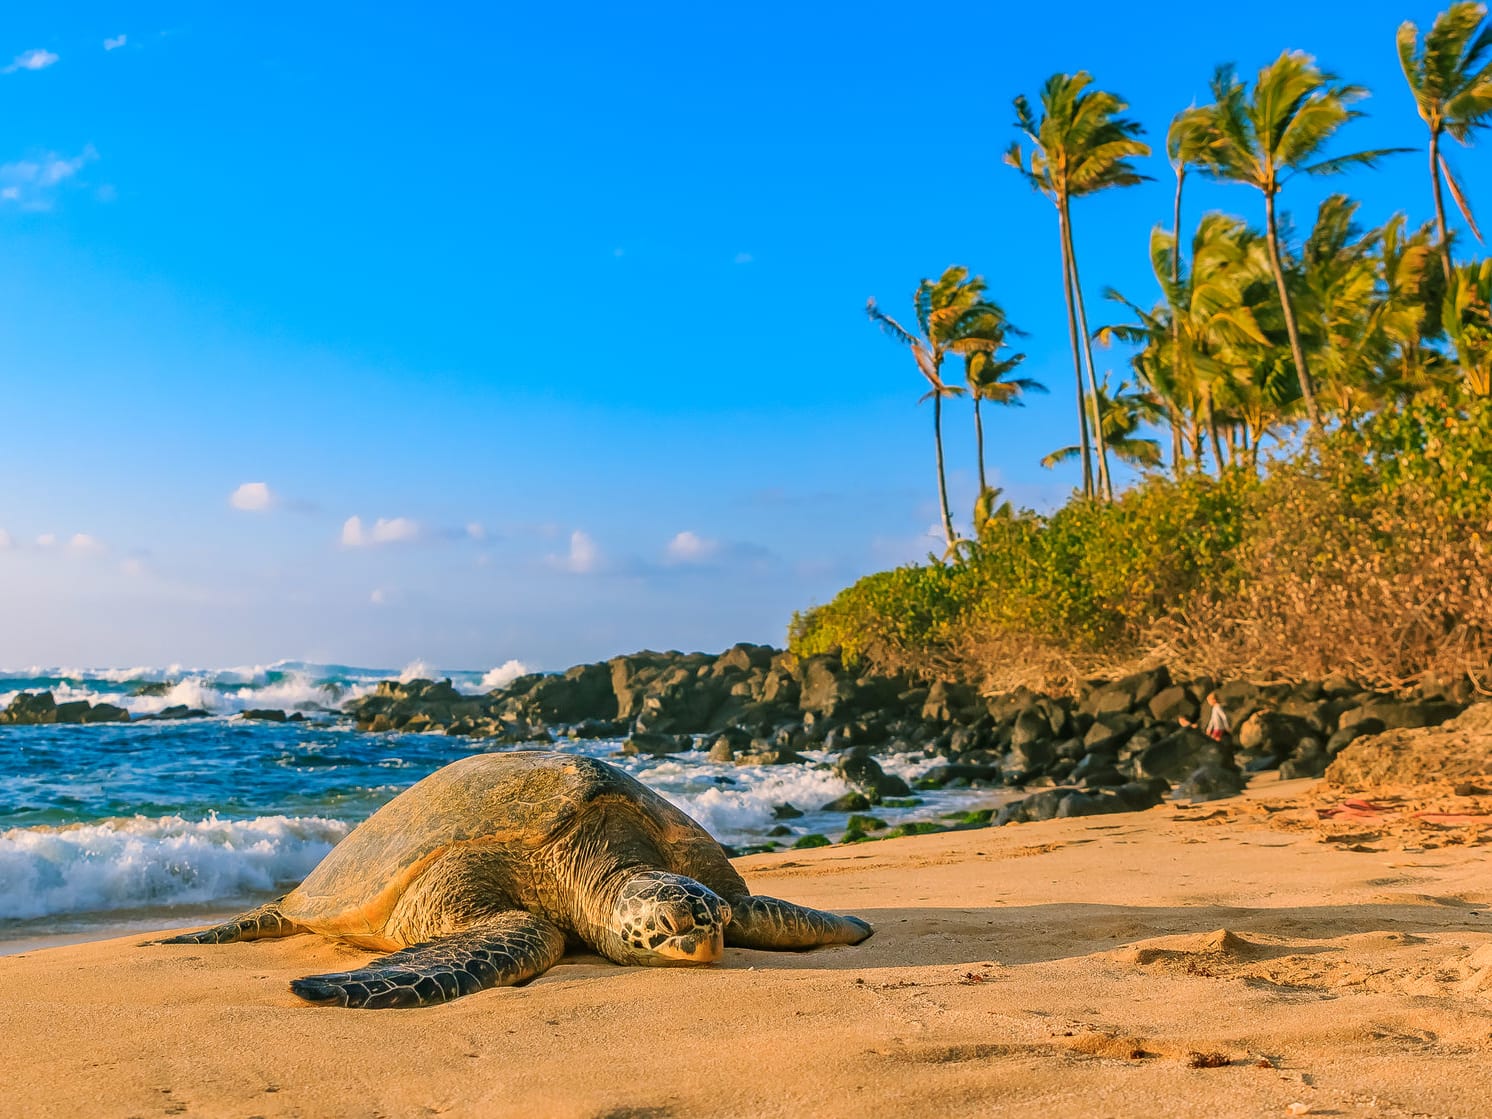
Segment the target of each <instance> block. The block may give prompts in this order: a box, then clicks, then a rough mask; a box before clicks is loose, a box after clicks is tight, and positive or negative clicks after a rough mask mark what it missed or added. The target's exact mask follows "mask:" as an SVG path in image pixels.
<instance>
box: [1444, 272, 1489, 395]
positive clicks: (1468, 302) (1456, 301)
mask: <svg viewBox="0 0 1492 1119" xmlns="http://www.w3.org/2000/svg"><path fill="white" fill-rule="evenodd" d="M1441 321H1442V323H1444V325H1445V332H1446V334H1448V335H1449V336H1450V340H1451V344H1452V345H1454V346H1455V347H1456V360H1457V361H1458V362H1459V363H1460V366H1461V373H1462V376H1463V377H1465V379H1466V387H1467V388H1468V389H1469V390H1470V391H1471V392H1472V393H1473V394H1474V395H1476V396H1492V257H1489V258H1488V259H1486V260H1483V261H1481V262H1480V263H1478V264H1463V265H1461V266H1460V267H1458V268H1457V269H1456V270H1455V272H1453V273H1452V274H1451V284H1450V287H1449V288H1448V289H1447V291H1446V293H1445V310H1444V311H1443V312H1442V313H1441Z"/></svg>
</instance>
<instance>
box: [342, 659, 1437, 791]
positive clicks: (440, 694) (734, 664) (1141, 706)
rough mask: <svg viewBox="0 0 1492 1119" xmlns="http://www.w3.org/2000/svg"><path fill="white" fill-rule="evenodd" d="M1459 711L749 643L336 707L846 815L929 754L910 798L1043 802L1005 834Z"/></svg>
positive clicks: (432, 684) (1214, 784) (1146, 676)
mask: <svg viewBox="0 0 1492 1119" xmlns="http://www.w3.org/2000/svg"><path fill="white" fill-rule="evenodd" d="M1214 692H1215V693H1216V694H1217V696H1218V698H1219V699H1220V701H1221V702H1222V704H1223V706H1224V709H1225V711H1226V712H1227V713H1228V715H1229V718H1230V720H1231V722H1232V725H1233V727H1234V728H1235V733H1234V734H1232V735H1229V736H1228V737H1227V738H1226V739H1225V740H1224V741H1222V742H1216V741H1214V740H1213V739H1211V738H1209V737H1208V736H1207V735H1205V734H1203V733H1202V732H1201V731H1200V730H1199V729H1197V727H1198V724H1199V723H1201V722H1204V721H1205V719H1206V717H1207V715H1208V713H1209V712H1208V710H1207V704H1206V697H1207V696H1208V695H1209V694H1211V693H1214ZM1460 709H1461V708H1460V705H1459V704H1458V703H1456V702H1455V701H1454V700H1452V699H1448V698H1447V697H1445V696H1426V697H1423V698H1420V699H1405V698H1403V697H1392V696H1385V695H1376V694H1372V693H1369V692H1367V691H1365V690H1364V689H1362V688H1360V687H1358V686H1356V685H1354V684H1353V683H1352V682H1351V681H1348V680H1344V679H1341V678H1334V679H1331V680H1327V681H1322V682H1312V683H1305V684H1300V685H1269V686H1259V685H1254V684H1250V683H1245V682H1240V681H1230V682H1225V683H1219V682H1218V681H1215V680H1211V679H1207V678H1197V679H1181V678H1178V677H1176V676H1175V675H1174V674H1173V673H1172V672H1171V671H1170V670H1168V669H1167V668H1166V667H1164V666H1160V667H1156V668H1153V669H1148V670H1146V671H1143V672H1136V673H1133V674H1131V675H1129V676H1125V677H1123V678H1122V679H1118V680H1108V681H1104V680H1095V681H1092V682H1090V683H1089V684H1088V685H1087V686H1085V687H1084V688H1082V689H1080V691H1079V692H1078V694H1077V695H1075V696H1064V695H1041V694H1038V693H1035V692H1031V691H1027V690H1022V691H1018V692H1014V693H1011V694H1008V695H1000V696H983V695H980V694H979V693H978V692H977V691H976V690H975V689H973V688H971V687H969V686H968V685H967V684H964V683H960V682H958V681H949V680H941V681H932V682H930V683H928V682H923V681H917V680H911V679H907V678H902V677H892V676H877V675H872V674H869V673H866V672H862V671H858V670H855V669H853V668H850V667H846V665H845V664H844V663H843V662H842V661H841V659H840V658H839V656H838V655H836V654H832V653H831V654H824V655H820V656H813V657H805V658H802V659H798V658H795V657H793V656H791V655H789V654H787V653H784V652H780V651H778V650H775V649H772V648H769V647H767V646H763V645H737V646H734V647H733V648H731V649H728V650H726V651H725V652H724V653H722V654H720V655H718V656H714V655H710V654H707V653H658V652H651V651H644V652H640V653H634V654H631V655H629V656H622V657H613V658H612V659H611V660H609V661H605V662H602V663H599V664H589V665H577V666H576V667H575V668H572V669H570V670H569V671H568V672H565V673H563V674H560V675H542V674H535V675H530V676H524V677H521V678H519V679H517V680H514V681H513V682H512V683H510V684H508V685H506V686H504V687H502V688H498V689H496V690H494V691H491V692H489V693H487V694H486V695H463V694H461V693H460V692H458V691H457V690H456V689H455V688H454V687H452V686H451V683H450V681H448V680H446V681H438V682H437V681H430V680H412V681H407V682H403V683H400V682H396V681H387V682H385V683H383V684H380V685H379V687H378V689H377V690H376V692H375V693H374V694H373V695H371V696H368V697H365V698H363V699H361V700H358V701H356V702H354V703H352V704H350V705H348V708H347V710H348V712H349V713H350V714H351V715H352V716H353V718H354V719H355V720H356V721H357V725H358V726H359V728H361V729H364V730H372V731H383V730H400V731H421V732H425V733H444V734H458V735H471V736H474V737H482V738H489V739H495V740H497V741H499V742H513V743H518V742H533V741H540V742H542V741H549V740H551V739H552V737H553V736H569V737H608V738H610V737H615V738H621V739H623V740H624V746H623V750H624V752H627V753H636V754H652V755H657V756H661V755H666V754H672V753H678V752H680V751H684V750H691V749H693V750H703V751H708V753H709V756H710V758H711V760H713V761H715V762H719V763H731V762H734V763H735V764H737V765H781V764H788V763H793V762H801V761H802V760H803V759H804V757H805V753H808V752H815V751H818V752H823V753H828V754H830V755H834V756H835V757H837V761H834V762H833V764H835V765H836V768H837V769H838V771H839V772H840V774H841V775H842V776H843V777H844V779H845V781H846V782H847V783H848V784H849V785H850V786H851V788H852V789H853V792H852V793H850V794H848V795H847V796H846V797H845V798H842V799H843V800H844V803H845V805H846V807H845V808H844V809H843V810H845V811H853V810H857V808H863V807H864V806H866V805H869V804H875V803H878V802H880V801H882V800H884V799H886V798H892V799H894V798H897V797H900V796H905V795H906V794H907V792H908V790H907V788H906V785H905V782H903V781H901V779H900V778H898V777H896V776H894V775H892V774H887V773H886V771H885V768H884V767H883V766H882V765H881V764H880V763H879V762H878V761H877V760H876V758H877V757H885V756H888V755H895V754H904V753H911V754H916V755H918V756H926V755H932V756H935V757H938V758H941V759H943V760H942V762H941V763H940V764H937V765H935V766H934V767H933V768H931V769H930V770H929V771H928V772H927V773H925V774H924V775H923V777H922V778H920V779H919V781H918V782H917V783H918V785H919V786H921V787H923V788H942V787H955V786H991V787H993V786H1013V787H1026V786H1029V787H1031V788H1033V790H1035V789H1041V790H1042V791H1039V792H1033V795H1032V797H1029V798H1027V801H1029V803H1027V801H1023V802H1021V803H1022V804H1025V805H1026V807H1024V808H1012V809H1011V812H1010V816H1009V818H1010V819H1017V818H1044V816H1045V815H1048V814H1049V815H1056V814H1058V813H1059V812H1060V813H1062V814H1066V815H1075V814H1087V813H1094V812H1111V811H1122V810H1129V808H1128V807H1126V806H1129V807H1133V806H1136V805H1138V806H1139V807H1144V806H1146V805H1147V804H1150V803H1154V802H1155V800H1156V798H1158V797H1160V796H1163V795H1165V793H1166V791H1167V790H1170V789H1173V788H1174V789H1175V795H1177V796H1181V797H1186V798H1189V799H1209V798H1212V797H1220V796H1230V795H1233V794H1234V793H1236V792H1237V791H1238V790H1239V789H1240V788H1241V787H1242V784H1243V781H1244V774H1245V773H1247V772H1258V771H1261V770H1267V769H1279V770H1280V771H1281V773H1283V774H1285V775H1287V776H1319V775H1320V774H1321V773H1322V772H1323V771H1324V770H1325V769H1326V767H1327V766H1328V765H1329V764H1330V763H1331V759H1332V758H1333V757H1334V756H1335V755H1336V754H1337V753H1339V752H1340V751H1342V750H1343V749H1345V748H1346V747H1347V746H1348V745H1349V744H1350V743H1352V742H1354V741H1356V740H1357V739H1359V738H1361V737H1362V736H1363V735H1365V734H1368V733H1370V732H1373V731H1381V730H1383V729H1385V728H1387V727H1413V726H1425V725H1432V724H1434V723H1437V722H1440V721H1443V720H1444V719H1446V718H1448V717H1450V716H1452V715H1454V714H1456V713H1457V712H1458V711H1459V710H1460ZM831 761H833V759H831ZM1064 806H1065V807H1064Z"/></svg>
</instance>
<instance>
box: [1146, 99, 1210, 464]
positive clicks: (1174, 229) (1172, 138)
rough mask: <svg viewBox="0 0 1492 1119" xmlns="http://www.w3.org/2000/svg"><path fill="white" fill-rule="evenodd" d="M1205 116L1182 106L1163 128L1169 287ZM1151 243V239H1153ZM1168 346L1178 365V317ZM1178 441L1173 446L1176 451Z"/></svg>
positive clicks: (1202, 149) (1203, 146) (1177, 269)
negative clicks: (1171, 179)
mask: <svg viewBox="0 0 1492 1119" xmlns="http://www.w3.org/2000/svg"><path fill="white" fill-rule="evenodd" d="M1208 139H1209V137H1208V132H1207V117H1206V114H1205V113H1203V112H1202V111H1201V110H1200V109H1198V108H1197V107H1196V106H1195V105H1193V106H1192V107H1191V108H1189V109H1183V110H1182V111H1181V112H1179V113H1177V114H1176V115H1175V116H1174V117H1172V118H1171V127H1170V128H1168V129H1167V130H1166V157H1167V158H1168V159H1169V160H1170V163H1171V171H1172V172H1173V173H1174V174H1175V176H1176V203H1175V208H1174V211H1173V213H1172V217H1171V245H1172V248H1173V251H1172V253H1171V287H1172V289H1178V288H1180V286H1181V190H1182V187H1184V186H1185V185H1186V169H1187V168H1188V167H1190V166H1192V165H1193V164H1197V163H1201V162H1203V161H1204V160H1205V159H1206V158H1207V146H1208ZM1152 246H1153V238H1152ZM1171 325H1172V330H1171V349H1172V350H1173V351H1174V353H1173V355H1172V361H1173V363H1174V365H1176V366H1179V365H1180V364H1181V325H1180V319H1179V317H1177V316H1175V315H1173V316H1172V322H1171ZM1179 448H1180V444H1179V442H1178V443H1177V444H1176V445H1175V448H1173V451H1174V452H1179ZM1173 465H1174V466H1175V468H1176V470H1177V471H1178V473H1177V476H1178V477H1180V473H1179V471H1180V457H1179V453H1176V454H1175V462H1174V463H1173Z"/></svg>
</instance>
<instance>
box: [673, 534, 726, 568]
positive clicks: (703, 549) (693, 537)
mask: <svg viewBox="0 0 1492 1119" xmlns="http://www.w3.org/2000/svg"><path fill="white" fill-rule="evenodd" d="M719 551H720V541H718V540H707V539H706V538H705V537H703V536H700V535H699V534H698V533H694V532H689V531H688V530H685V531H684V532H681V533H679V534H678V535H677V536H675V537H674V538H673V539H672V540H670V541H669V542H668V550H667V552H668V560H669V562H670V563H703V562H704V561H705V560H708V559H711V558H713V557H714V556H715V554H716V553H717V552H719Z"/></svg>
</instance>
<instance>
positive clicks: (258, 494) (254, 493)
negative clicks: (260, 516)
mask: <svg viewBox="0 0 1492 1119" xmlns="http://www.w3.org/2000/svg"><path fill="white" fill-rule="evenodd" d="M274 503H275V495H274V494H273V493H272V492H271V491H270V488H269V486H268V485H267V484H266V483H264V482H245V483H244V484H243V485H241V486H239V487H238V489H236V490H234V491H233V492H232V493H231V494H229V495H228V504H229V505H231V506H233V508H235V509H242V510H244V512H246V513H262V512H264V510H266V509H268V508H269V507H270V506H272V505H274Z"/></svg>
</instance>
